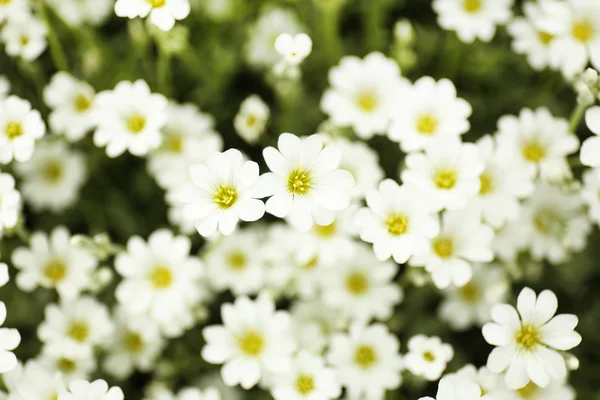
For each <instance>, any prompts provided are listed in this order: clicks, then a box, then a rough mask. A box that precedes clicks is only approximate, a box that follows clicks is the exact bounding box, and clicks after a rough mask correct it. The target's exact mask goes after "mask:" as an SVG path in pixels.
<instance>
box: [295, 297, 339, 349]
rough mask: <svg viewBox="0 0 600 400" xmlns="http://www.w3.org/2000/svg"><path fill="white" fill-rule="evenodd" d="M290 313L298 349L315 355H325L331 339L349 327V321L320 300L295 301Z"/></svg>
mask: <svg viewBox="0 0 600 400" xmlns="http://www.w3.org/2000/svg"><path fill="white" fill-rule="evenodd" d="M290 313H291V315H292V322H293V325H294V335H295V337H296V340H297V341H298V349H299V350H304V351H308V352H310V353H313V354H318V355H321V354H323V350H324V349H325V347H326V346H327V344H328V341H329V337H330V336H331V335H332V334H334V333H337V332H342V331H345V330H346V328H347V327H348V321H347V320H346V319H345V318H343V317H342V316H341V315H340V313H339V312H338V311H337V310H336V309H333V308H331V307H328V306H327V305H325V304H324V303H323V301H322V299H320V298H315V299H312V300H299V301H295V302H294V303H293V304H292V306H291V309H290Z"/></svg>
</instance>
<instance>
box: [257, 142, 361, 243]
mask: <svg viewBox="0 0 600 400" xmlns="http://www.w3.org/2000/svg"><path fill="white" fill-rule="evenodd" d="M277 147H278V149H275V148H273V147H267V148H266V149H264V151H263V156H264V158H265V161H266V163H267V165H268V166H269V169H270V170H271V171H272V172H270V173H266V174H264V175H263V176H262V177H261V178H262V181H263V182H262V186H263V190H264V193H263V194H264V195H272V197H271V198H269V200H267V204H266V210H267V212H268V213H269V214H273V215H275V216H276V217H279V218H284V217H285V218H287V219H288V221H289V222H290V223H291V224H292V225H293V226H294V227H295V228H296V229H298V230H299V231H302V232H306V231H308V230H309V229H310V228H312V226H313V222H314V223H316V224H317V225H321V226H326V225H329V224H331V223H332V222H333V220H334V218H335V214H334V212H335V211H340V210H343V209H344V208H346V207H347V206H348V205H349V203H350V190H351V188H352V186H353V184H354V179H353V178H352V175H351V174H350V173H349V172H348V171H343V170H340V169H338V166H339V164H340V161H341V152H340V151H339V149H337V148H336V147H334V146H326V147H325V148H323V140H322V138H321V137H320V136H319V135H312V136H309V137H306V138H302V139H300V138H298V137H297V136H295V135H293V134H291V133H283V134H281V135H280V136H279V140H278V143H277Z"/></svg>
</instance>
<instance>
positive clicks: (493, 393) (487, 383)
mask: <svg viewBox="0 0 600 400" xmlns="http://www.w3.org/2000/svg"><path fill="white" fill-rule="evenodd" d="M443 380H445V381H451V382H452V383H454V384H455V385H458V384H460V383H461V382H465V381H468V382H475V383H476V384H477V385H479V387H480V388H481V394H482V395H483V394H487V395H488V396H487V397H488V398H489V400H495V399H498V400H517V399H514V398H513V396H512V395H511V393H509V390H508V388H507V387H506V385H505V384H504V379H502V375H499V374H494V373H493V372H491V371H490V370H489V369H488V368H487V367H481V368H479V369H477V368H475V366H473V365H471V364H467V365H465V366H464V367H462V368H461V369H459V370H458V371H457V372H455V373H452V374H446V375H444V378H443ZM461 399H462V398H459V399H457V400H461ZM538 400H542V399H538Z"/></svg>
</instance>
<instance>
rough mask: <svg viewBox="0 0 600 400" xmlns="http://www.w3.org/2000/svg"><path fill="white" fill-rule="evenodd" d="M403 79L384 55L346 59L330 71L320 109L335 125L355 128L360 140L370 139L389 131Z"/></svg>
mask: <svg viewBox="0 0 600 400" xmlns="http://www.w3.org/2000/svg"><path fill="white" fill-rule="evenodd" d="M401 80H402V78H401V77H400V69H399V68H398V64H397V63H396V61H394V60H392V59H389V58H386V57H385V56H384V55H383V54H381V53H378V52H374V53H370V54H368V55H367V56H366V57H365V58H364V59H362V60H361V59H360V58H358V57H355V56H347V57H344V58H342V60H341V61H340V64H339V65H338V66H336V67H333V68H332V69H331V70H330V71H329V84H330V85H331V88H329V89H327V90H326V91H325V93H324V94H323V98H322V99H321V110H322V111H323V112H324V113H325V114H327V115H328V116H329V118H330V120H331V122H332V123H333V124H334V125H335V126H340V127H352V128H353V129H354V131H355V132H356V135H357V136H358V137H359V138H361V139H370V138H372V137H373V136H374V135H375V134H383V133H385V132H386V130H387V128H388V125H389V122H390V118H389V113H390V112H391V111H393V109H394V108H395V106H396V99H397V96H398V90H400V82H401Z"/></svg>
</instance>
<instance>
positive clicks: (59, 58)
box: [39, 2, 69, 71]
mask: <svg viewBox="0 0 600 400" xmlns="http://www.w3.org/2000/svg"><path fill="white" fill-rule="evenodd" d="M39 10H40V17H41V19H42V20H43V21H44V23H45V24H46V28H47V29H48V44H49V45H50V55H51V56H52V61H53V62H54V66H55V67H56V69H58V70H60V71H68V70H69V66H68V64H67V58H66V57H65V52H64V51H63V48H62V44H61V43H60V40H59V39H58V36H57V35H56V32H55V31H54V29H52V24H51V23H50V18H49V16H48V10H47V9H46V4H45V3H44V2H41V4H40V7H39Z"/></svg>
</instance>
